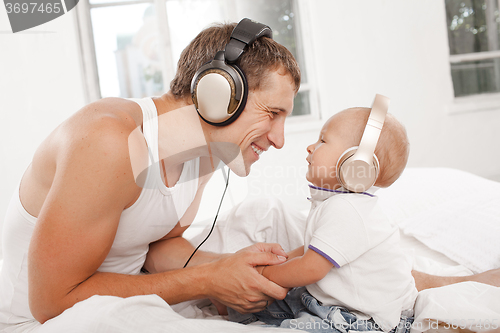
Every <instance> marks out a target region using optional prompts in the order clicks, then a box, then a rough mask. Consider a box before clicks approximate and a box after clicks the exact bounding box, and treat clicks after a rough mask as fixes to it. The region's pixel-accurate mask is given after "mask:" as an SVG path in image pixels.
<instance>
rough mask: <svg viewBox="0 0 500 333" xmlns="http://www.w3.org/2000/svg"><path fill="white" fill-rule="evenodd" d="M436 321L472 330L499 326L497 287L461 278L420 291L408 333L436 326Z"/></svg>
mask: <svg viewBox="0 0 500 333" xmlns="http://www.w3.org/2000/svg"><path fill="white" fill-rule="evenodd" d="M438 322H441V323H446V324H444V325H443V327H444V328H448V327H449V328H453V329H457V328H460V329H468V330H470V331H473V332H483V331H489V330H493V329H498V328H500V288H499V287H493V286H490V285H487V284H483V283H478V282H463V283H456V284H452V285H449V286H445V287H441V288H433V289H427V290H423V291H421V292H420V293H419V295H418V297H417V301H416V303H415V321H414V322H413V325H412V329H411V333H417V332H423V331H426V330H429V329H437V328H438Z"/></svg>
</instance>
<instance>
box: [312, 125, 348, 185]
mask: <svg viewBox="0 0 500 333" xmlns="http://www.w3.org/2000/svg"><path fill="white" fill-rule="evenodd" d="M336 118H338V117H335V116H333V117H332V118H330V119H329V120H328V121H327V122H326V123H325V125H324V126H323V128H322V129H321V132H320V134H319V138H318V141H316V142H315V143H313V144H311V145H309V146H308V147H307V152H308V153H309V155H308V156H307V158H306V160H307V162H308V163H309V166H308V169H307V174H306V179H307V180H308V181H309V182H311V183H312V184H313V185H315V186H319V187H323V188H328V189H335V188H338V187H339V186H340V185H339V183H338V181H337V171H336V168H335V167H336V164H337V161H338V159H339V157H340V155H342V153H343V152H344V151H345V150H346V149H347V148H349V147H347V144H346V143H345V141H346V140H345V139H344V137H345V136H343V135H342V134H341V133H342V129H341V126H340V122H339V121H338V119H336Z"/></svg>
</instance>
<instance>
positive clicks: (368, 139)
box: [354, 94, 390, 163]
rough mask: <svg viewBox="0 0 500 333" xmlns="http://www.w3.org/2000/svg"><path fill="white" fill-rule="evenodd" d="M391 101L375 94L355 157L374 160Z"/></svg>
mask: <svg viewBox="0 0 500 333" xmlns="http://www.w3.org/2000/svg"><path fill="white" fill-rule="evenodd" d="M389 102H390V99H389V98H388V97H385V96H382V95H379V94H376V95H375V99H374V100H373V104H372V110H371V111H370V116H369V117H368V121H367V123H366V127H365V130H364V132H363V136H362V137H361V142H360V143H359V147H358V150H357V151H356V154H355V155H354V158H355V159H359V160H364V161H366V162H367V163H371V161H372V160H373V154H374V153H375V148H376V147H377V142H378V138H379V137H380V132H381V131H382V126H384V121H385V115H386V114H387V110H388V109H389Z"/></svg>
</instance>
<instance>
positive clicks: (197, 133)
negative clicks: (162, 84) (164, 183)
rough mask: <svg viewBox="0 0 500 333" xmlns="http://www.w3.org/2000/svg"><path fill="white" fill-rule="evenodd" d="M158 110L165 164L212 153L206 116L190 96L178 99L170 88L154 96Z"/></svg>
mask: <svg viewBox="0 0 500 333" xmlns="http://www.w3.org/2000/svg"><path fill="white" fill-rule="evenodd" d="M153 102H154V103H155V105H156V109H157V112H158V147H159V148H158V150H159V158H160V160H163V159H164V160H165V167H166V169H167V170H168V169H169V168H171V167H174V166H177V165H179V164H182V163H184V162H186V161H189V160H192V159H194V158H196V157H200V156H209V151H208V148H207V142H208V140H209V138H208V137H207V136H206V134H205V131H204V128H203V126H202V124H201V122H202V120H201V119H200V117H199V116H198V113H197V112H196V109H195V107H194V105H193V104H192V103H190V101H188V100H187V99H176V98H175V97H174V96H173V95H172V94H171V93H170V92H168V93H166V94H164V95H162V96H161V97H158V98H153Z"/></svg>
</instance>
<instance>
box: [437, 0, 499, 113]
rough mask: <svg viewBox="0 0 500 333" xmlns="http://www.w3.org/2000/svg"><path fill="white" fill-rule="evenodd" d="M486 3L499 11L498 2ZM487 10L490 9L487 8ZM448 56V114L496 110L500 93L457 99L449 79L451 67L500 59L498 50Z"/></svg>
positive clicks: (492, 0) (491, 0) (497, 0)
mask: <svg viewBox="0 0 500 333" xmlns="http://www.w3.org/2000/svg"><path fill="white" fill-rule="evenodd" d="M488 1H489V2H494V1H496V2H497V6H498V8H499V9H500V0H488ZM443 3H444V2H443ZM445 6H446V4H445ZM488 8H492V7H491V6H488ZM445 12H446V8H445ZM487 15H492V13H491V12H489V11H488V13H487ZM445 21H446V18H445ZM488 22H491V20H488ZM448 29H449V27H448V25H447V24H446V35H447V39H449V35H448ZM495 30H496V28H495ZM497 36H498V35H496V36H495V37H496V38H498V37H497ZM448 53H449V52H448ZM448 56H449V64H450V79H451V84H452V92H453V102H452V103H451V105H450V106H449V108H448V114H461V113H468V112H479V111H487V110H495V109H498V108H499V107H500V92H494V93H482V94H473V95H467V96H458V97H457V96H455V89H454V87H453V78H451V65H452V64H460V63H464V62H470V61H479V60H488V59H497V58H498V59H500V50H495V51H482V52H473V53H462V54H449V55H448ZM497 80H500V77H499V78H497Z"/></svg>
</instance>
